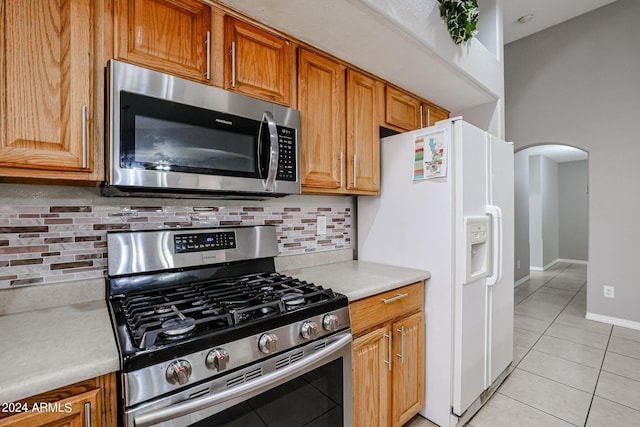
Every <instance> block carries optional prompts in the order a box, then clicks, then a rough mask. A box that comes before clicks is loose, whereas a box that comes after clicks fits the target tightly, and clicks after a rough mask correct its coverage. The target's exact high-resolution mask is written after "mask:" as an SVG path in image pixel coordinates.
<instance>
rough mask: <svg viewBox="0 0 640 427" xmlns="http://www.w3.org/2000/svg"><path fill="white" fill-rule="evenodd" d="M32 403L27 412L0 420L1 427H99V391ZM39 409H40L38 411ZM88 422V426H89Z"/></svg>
mask: <svg viewBox="0 0 640 427" xmlns="http://www.w3.org/2000/svg"><path fill="white" fill-rule="evenodd" d="M41 404H42V405H45V406H42V407H40V403H34V404H33V405H36V406H35V407H34V406H30V407H29V408H28V411H27V412H22V413H19V414H17V415H13V416H11V417H9V418H4V419H2V420H0V426H2V427H33V426H42V427H48V426H51V427H54V426H55V427H63V426H68V427H83V426H88V425H91V427H100V426H101V425H102V422H101V417H100V414H101V407H100V389H95V390H91V391H88V392H86V393H82V394H78V395H76V396H72V397H69V398H66V399H62V400H59V401H57V402H53V403H48V404H47V403H41ZM38 408H40V409H38ZM89 420H90V424H89Z"/></svg>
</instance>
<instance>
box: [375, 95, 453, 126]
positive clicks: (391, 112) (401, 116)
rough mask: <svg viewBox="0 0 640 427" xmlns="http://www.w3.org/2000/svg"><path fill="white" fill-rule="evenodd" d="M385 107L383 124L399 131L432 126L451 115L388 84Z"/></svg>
mask: <svg viewBox="0 0 640 427" xmlns="http://www.w3.org/2000/svg"><path fill="white" fill-rule="evenodd" d="M384 108H385V114H384V124H383V126H385V127H387V128H389V129H393V130H397V131H399V132H405V131H411V130H416V129H420V128H423V127H428V126H432V125H433V124H434V123H435V122H437V121H439V120H444V119H446V118H448V117H449V112H448V111H447V110H445V109H443V108H440V107H438V106H437V105H434V104H432V103H430V102H427V101H424V100H421V99H420V98H418V97H416V96H414V95H412V94H410V93H408V92H404V91H402V90H400V89H396V88H394V87H392V86H388V85H387V86H386V87H385V107H384Z"/></svg>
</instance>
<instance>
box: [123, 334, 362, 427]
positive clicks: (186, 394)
mask: <svg viewBox="0 0 640 427" xmlns="http://www.w3.org/2000/svg"><path fill="white" fill-rule="evenodd" d="M351 411H352V409H351V331H350V330H348V331H345V332H341V333H338V334H335V335H332V336H330V337H327V338H326V339H322V340H317V341H314V342H312V343H310V344H307V345H305V346H304V347H299V348H297V349H294V350H291V351H288V352H285V353H282V354H278V355H276V356H274V357H272V358H270V359H268V360H265V361H262V362H260V363H259V364H255V365H250V366H248V367H245V368H243V369H240V370H238V371H234V372H232V373H230V374H227V375H224V376H222V377H218V378H216V379H214V380H212V381H210V382H207V383H204V384H200V385H196V386H193V387H191V388H190V389H188V390H186V391H183V392H180V393H178V394H177V395H172V396H168V397H164V398H160V399H158V400H155V401H153V402H150V403H145V404H141V405H138V406H137V407H135V408H132V409H129V410H127V411H126V422H127V426H128V427H131V426H136V427H148V426H162V427H169V426H171V427H184V426H192V427H204V426H216V427H222V426H238V427H240V426H242V427H257V426H260V427H269V426H282V425H285V426H288V427H295V426H303V425H313V426H318V427H321V426H326V427H329V426H331V427H335V426H351V423H352V414H351Z"/></svg>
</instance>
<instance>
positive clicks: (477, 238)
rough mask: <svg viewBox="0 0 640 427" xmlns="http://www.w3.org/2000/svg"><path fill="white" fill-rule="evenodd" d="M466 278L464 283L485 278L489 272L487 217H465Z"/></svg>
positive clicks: (489, 251)
mask: <svg viewBox="0 0 640 427" xmlns="http://www.w3.org/2000/svg"><path fill="white" fill-rule="evenodd" d="M464 225H465V233H466V252H467V278H466V281H465V283H469V282H473V281H475V280H478V279H482V278H483V277H487V276H488V275H489V274H490V273H491V272H490V271H489V269H490V266H491V253H492V251H491V220H490V217H489V216H488V215H484V216H477V217H465V219H464Z"/></svg>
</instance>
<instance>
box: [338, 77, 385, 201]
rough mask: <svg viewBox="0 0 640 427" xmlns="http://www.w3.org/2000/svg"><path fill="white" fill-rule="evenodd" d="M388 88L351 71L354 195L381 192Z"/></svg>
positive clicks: (350, 184) (350, 180) (349, 164)
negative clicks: (382, 119) (382, 118)
mask: <svg viewBox="0 0 640 427" xmlns="http://www.w3.org/2000/svg"><path fill="white" fill-rule="evenodd" d="M383 104H384V84H383V83H382V82H381V81H379V80H377V79H375V78H373V77H370V76H367V75H365V74H362V73H360V72H357V71H355V70H352V69H348V70H347V150H346V155H347V157H346V170H347V173H346V176H347V182H346V190H347V192H348V193H351V194H378V192H379V191H380V115H381V114H382V108H383Z"/></svg>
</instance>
